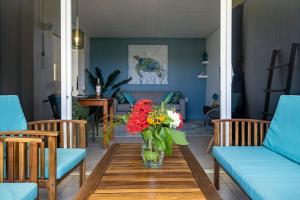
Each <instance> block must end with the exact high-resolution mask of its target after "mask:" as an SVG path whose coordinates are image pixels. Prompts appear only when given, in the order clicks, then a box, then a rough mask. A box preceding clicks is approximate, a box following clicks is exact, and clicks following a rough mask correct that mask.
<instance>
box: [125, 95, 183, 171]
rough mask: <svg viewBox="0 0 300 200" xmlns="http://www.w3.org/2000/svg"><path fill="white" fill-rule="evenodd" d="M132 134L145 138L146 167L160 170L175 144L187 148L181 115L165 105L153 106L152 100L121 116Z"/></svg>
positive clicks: (141, 103)
mask: <svg viewBox="0 0 300 200" xmlns="http://www.w3.org/2000/svg"><path fill="white" fill-rule="evenodd" d="M120 119H121V121H122V122H123V123H125V124H126V128H127V131H128V132H129V134H132V135H135V134H141V136H142V138H143V144H142V151H141V156H142V158H143V160H144V166H145V167H148V168H159V167H161V166H162V162H163V158H164V155H165V154H166V155H172V146H173V143H175V144H177V145H187V144H188V142H187V140H186V138H185V133H184V132H182V131H179V130H178V129H180V128H181V127H182V125H183V120H182V116H181V114H179V113H177V112H175V111H174V110H170V109H167V107H166V104H165V103H164V102H162V104H161V105H160V106H154V105H153V104H152V101H151V100H148V99H142V100H140V101H138V102H137V103H136V104H135V105H134V106H133V109H132V111H131V112H130V113H128V114H127V115H123V116H120Z"/></svg>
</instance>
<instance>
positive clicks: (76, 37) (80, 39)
mask: <svg viewBox="0 0 300 200" xmlns="http://www.w3.org/2000/svg"><path fill="white" fill-rule="evenodd" d="M78 13H79V12H78V0H76V25H75V29H73V30H72V46H73V49H77V50H79V49H83V47H84V33H83V32H82V31H81V30H80V28H79V14H78Z"/></svg>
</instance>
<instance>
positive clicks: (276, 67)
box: [267, 64, 289, 70]
mask: <svg viewBox="0 0 300 200" xmlns="http://www.w3.org/2000/svg"><path fill="white" fill-rule="evenodd" d="M288 66H289V64H287V65H279V66H273V67H268V68H267V69H268V70H272V69H280V68H284V67H288Z"/></svg>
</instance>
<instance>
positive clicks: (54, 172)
mask: <svg viewBox="0 0 300 200" xmlns="http://www.w3.org/2000/svg"><path fill="white" fill-rule="evenodd" d="M0 111H1V112H0V136H1V137H11V136H15V137H25V136H26V137H38V138H42V139H43V145H42V146H41V149H40V152H44V153H40V155H39V156H40V158H39V159H38V160H40V163H39V166H38V167H39V177H38V178H39V186H40V187H44V188H47V189H48V199H49V200H50V199H56V194H57V184H59V183H60V182H61V181H62V180H63V179H64V178H65V177H66V176H67V175H68V174H70V173H71V172H72V171H73V170H75V169H76V168H77V167H79V169H80V180H79V181H80V186H81V185H82V184H83V182H84V180H85V157H86V149H85V145H86V142H85V139H86V137H85V126H86V121H82V120H44V121H35V122H29V123H27V121H26V118H25V115H24V113H23V111H22V108H21V104H20V102H19V98H18V97H17V96H13V95H0ZM31 186H32V185H31ZM2 187H4V186H2ZM12 187H13V186H12ZM28 187H29V186H28ZM0 189H1V187H0ZM24 194H25V193H24ZM0 199H2V193H1V191H0Z"/></svg>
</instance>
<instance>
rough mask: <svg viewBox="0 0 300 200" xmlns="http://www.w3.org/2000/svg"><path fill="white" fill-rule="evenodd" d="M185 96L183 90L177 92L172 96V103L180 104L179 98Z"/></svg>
mask: <svg viewBox="0 0 300 200" xmlns="http://www.w3.org/2000/svg"><path fill="white" fill-rule="evenodd" d="M182 97H183V95H182V92H175V93H174V96H173V98H172V101H171V103H172V104H178V103H179V99H181V98H182Z"/></svg>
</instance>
